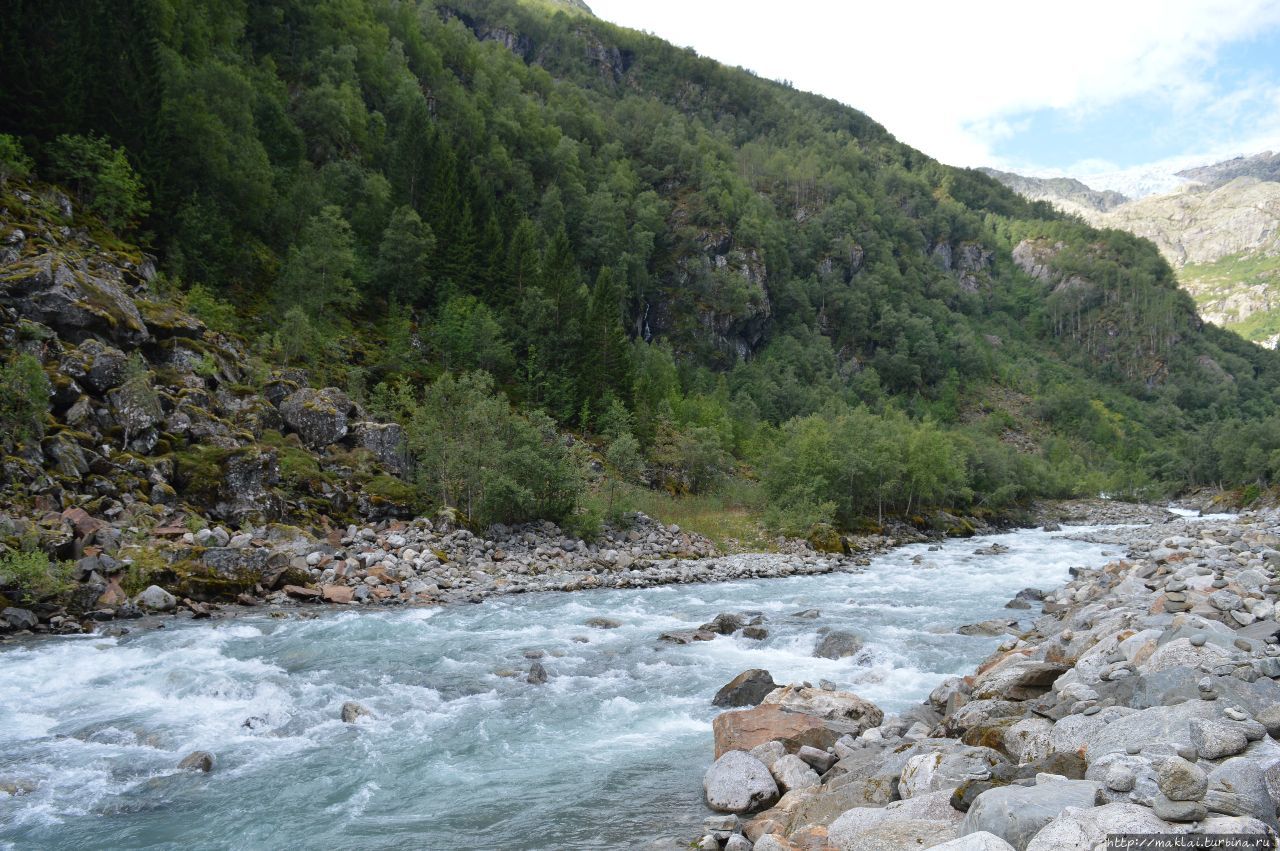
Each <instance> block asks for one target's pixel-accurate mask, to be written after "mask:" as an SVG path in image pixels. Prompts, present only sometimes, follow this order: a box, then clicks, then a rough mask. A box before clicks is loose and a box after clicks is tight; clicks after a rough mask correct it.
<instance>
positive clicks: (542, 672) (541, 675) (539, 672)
mask: <svg viewBox="0 0 1280 851" xmlns="http://www.w3.org/2000/svg"><path fill="white" fill-rule="evenodd" d="M548 679H550V677H549V676H548V674H547V669H546V668H544V667H543V666H542V663H541V662H534V663H533V664H532V665H530V666H529V675H528V676H527V677H525V680H526V681H527V682H529V683H530V684H531V685H535V686H539V685H542V684H543V683H545V682H546V681H547V680H548Z"/></svg>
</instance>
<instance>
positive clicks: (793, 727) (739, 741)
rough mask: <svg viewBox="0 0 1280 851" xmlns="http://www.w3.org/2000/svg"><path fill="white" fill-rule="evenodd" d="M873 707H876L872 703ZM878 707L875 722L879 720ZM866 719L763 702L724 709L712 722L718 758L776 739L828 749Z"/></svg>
mask: <svg viewBox="0 0 1280 851" xmlns="http://www.w3.org/2000/svg"><path fill="white" fill-rule="evenodd" d="M872 708H874V707H872ZM879 713H880V710H878V709H876V716H877V717H876V721H875V724H879V723H880V717H882V716H880V715H879ZM875 724H870V723H866V722H859V721H853V720H844V719H840V720H837V719H829V718H820V717H818V716H816V715H806V714H804V713H802V712H789V711H787V710H786V709H784V708H782V707H781V706H778V705H777V704H768V703H766V704H761V705H760V706H757V707H755V708H754V709H739V710H735V711H732V712H722V713H720V714H719V715H717V716H716V718H715V720H714V721H713V722H712V724H711V726H712V730H713V731H714V732H715V739H716V758H717V759H718V758H719V757H721V756H723V755H724V754H726V753H728V752H729V751H731V750H747V751H749V750H751V749H752V748H754V747H756V746H757V745H763V744H764V743H765V742H771V741H774V740H775V739H776V740H777V741H780V742H783V743H784V744H785V745H786V746H787V750H788V751H791V752H795V751H797V750H799V749H800V748H801V747H802V746H804V745H809V746H810V747H815V748H818V749H820V750H826V749H827V748H829V747H831V746H832V745H834V744H835V742H836V739H838V738H840V737H841V736H843V735H846V734H847V735H851V736H857V735H859V734H860V733H861V732H862V731H863V730H865V729H867V728H868V727H872V726H875Z"/></svg>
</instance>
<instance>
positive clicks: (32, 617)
mask: <svg viewBox="0 0 1280 851" xmlns="http://www.w3.org/2000/svg"><path fill="white" fill-rule="evenodd" d="M0 620H3V621H4V622H5V623H6V624H8V626H9V628H10V629H15V630H17V629H35V628H36V626H37V625H38V624H39V623H40V619H39V618H37V617H36V614H35V612H33V611H31V610H30V609H19V608H17V607H16V606H9V607H7V608H6V609H4V611H0Z"/></svg>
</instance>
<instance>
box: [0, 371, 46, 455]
mask: <svg viewBox="0 0 1280 851" xmlns="http://www.w3.org/2000/svg"><path fill="white" fill-rule="evenodd" d="M49 392H50V388H49V380H48V378H46V377H45V374H44V369H43V368H42V367H41V366H40V361H38V360H36V359H35V358H34V357H32V356H31V355H16V356H14V357H12V358H10V359H9V360H8V361H7V362H5V363H4V364H2V365H0V433H2V434H3V437H0V445H5V444H12V443H14V442H15V441H16V442H18V443H21V442H22V441H25V440H29V439H31V438H33V437H40V436H42V435H43V434H44V428H45V422H44V420H45V414H47V413H48V411H49Z"/></svg>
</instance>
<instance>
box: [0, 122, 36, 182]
mask: <svg viewBox="0 0 1280 851" xmlns="http://www.w3.org/2000/svg"><path fill="white" fill-rule="evenodd" d="M31 168H32V162H31V157H29V156H27V152H26V151H24V150H23V149H22V143H21V142H19V141H18V140H17V138H16V137H14V136H10V135H9V134H8V133H0V186H3V185H4V184H6V183H8V182H9V181H10V180H12V179H13V178H15V177H18V178H23V177H27V176H28V175H30V174H31Z"/></svg>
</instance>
